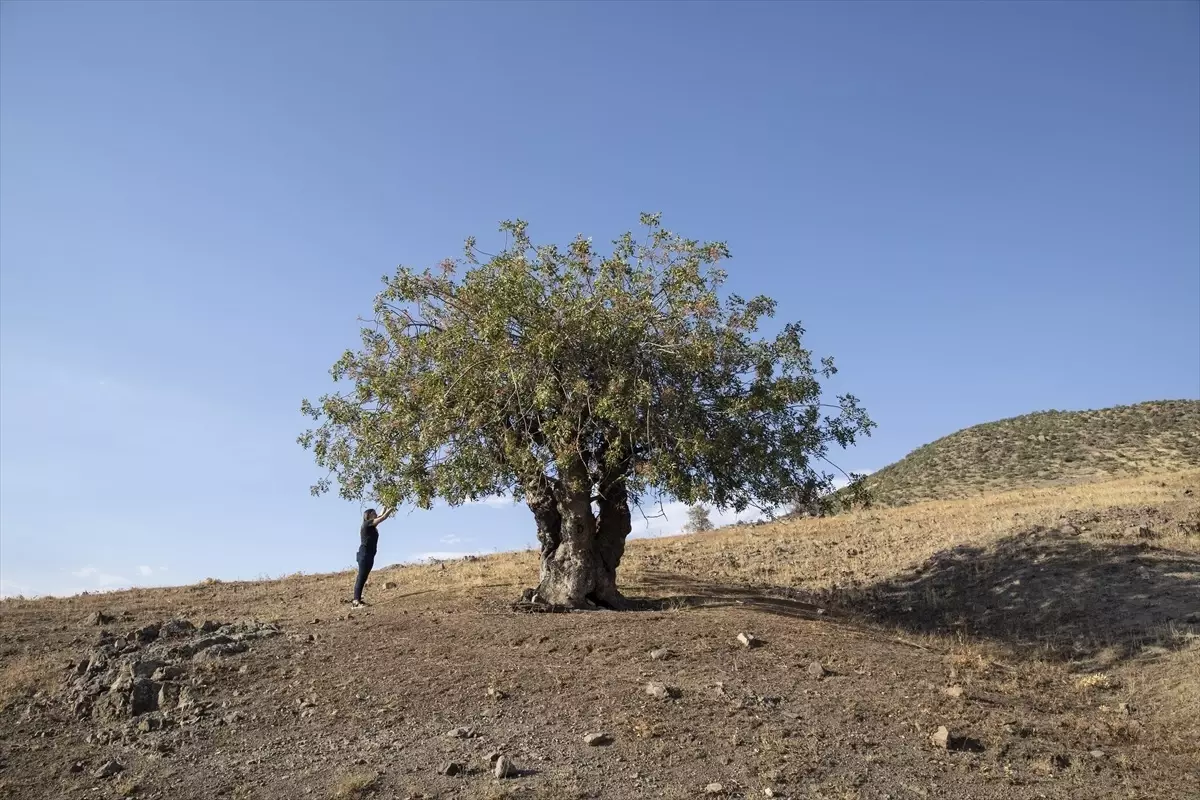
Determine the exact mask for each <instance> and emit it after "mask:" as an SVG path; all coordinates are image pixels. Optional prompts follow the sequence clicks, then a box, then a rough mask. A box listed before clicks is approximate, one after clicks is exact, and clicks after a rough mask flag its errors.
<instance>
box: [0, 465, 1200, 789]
mask: <svg viewBox="0 0 1200 800" xmlns="http://www.w3.org/2000/svg"><path fill="white" fill-rule="evenodd" d="M1198 483H1200V471H1197V470H1193V471H1190V472H1180V473H1176V474H1171V475H1161V476H1142V477H1137V478H1130V479H1124V480H1118V481H1107V482H1102V483H1088V484H1083V485H1078V486H1067V487H1053V488H1042V489H1025V490H1019V491H1016V492H1010V493H1006V494H999V495H989V496H987V497H984V498H971V499H967V500H956V501H939V502H930V503H924V504H921V505H917V506H912V507H907V508H903V509H883V510H880V509H871V510H867V511H858V512H854V513H851V514H845V515H842V516H838V517H831V518H818V519H800V520H791V521H776V522H772V523H767V524H763V525H758V526H753V527H742V528H728V529H724V530H721V531H714V532H712V533H708V534H704V535H702V536H676V537H669V538H660V539H650V540H639V541H634V542H630V546H629V548H628V550H627V551H626V553H625V560H624V562H623V564H622V567H621V569H622V572H621V581H622V588H623V590H624V591H625V592H626V593H627V594H628V595H629V596H630V597H631V598H634V599H635V600H636V607H638V608H640V610H637V611H631V612H628V613H617V612H607V611H597V612H577V613H566V614H527V613H515V612H514V610H513V609H512V608H511V605H510V603H511V600H512V598H513V597H514V596H516V594H517V592H518V591H519V590H520V589H521V588H522V587H524V586H526V585H528V584H529V582H530V580H531V578H533V577H534V576H536V574H537V569H538V565H537V554H536V553H534V552H523V553H509V554H497V555H493V556H487V557H482V558H474V559H469V560H467V559H464V560H461V561H455V562H449V563H443V564H431V565H422V566H418V565H409V566H391V567H381V568H380V570H379V571H378V575H377V576H376V575H373V576H372V581H371V583H370V584H369V585H368V590H367V596H368V598H369V601H370V602H371V603H372V605H371V606H369V607H366V608H361V609H354V610H351V609H350V608H349V606H348V604H347V603H346V600H347V595H348V592H349V587H350V585H351V583H352V582H353V573H350V572H342V573H338V574H332V575H294V576H290V577H286V578H283V579H280V580H275V581H261V582H245V583H222V582H219V581H212V582H206V583H202V584H197V585H195V586H184V587H177V588H163V589H139V590H132V591H125V592H114V593H110V594H98V595H87V596H78V597H71V598H61V599H41V600H21V599H12V600H4V601H0V742H3V743H4V746H3V747H2V748H0V800H2V799H4V798H14V800H17V798H19V799H20V800H43V798H44V799H45V800H51V799H52V798H53V800H59V799H60V798H71V797H79V798H82V797H89V798H92V797H95V798H106V799H107V798H121V797H133V798H137V799H138V800H191V798H195V799H196V800H201V798H203V800H211V798H228V800H276V798H311V799H312V800H387V799H389V798H414V799H415V798H418V797H420V798H445V799H446V800H449V798H456V799H458V800H502V799H503V798H512V799H513V800H516V799H517V798H521V799H522V800H593V799H594V798H604V800H641V799H642V798H648V797H653V798H663V799H665V800H674V799H676V798H678V800H684V799H685V798H687V799H688V800H691V798H696V797H715V798H751V797H760V798H761V797H779V798H796V799H797V800H800V799H801V798H804V799H805V800H817V799H823V800H868V799H874V798H885V797H892V798H908V797H927V798H949V797H969V798H973V799H976V798H977V799H978V800H1038V799H1039V798H1089V800H1092V799H1093V798H1095V799H1096V800H1131V798H1144V799H1145V800H1148V799H1149V798H1156V800H1157V799H1158V798H1171V799H1174V798H1179V800H1182V799H1183V798H1194V797H1195V786H1197V785H1200V765H1198V764H1197V761H1196V757H1195V755H1196V753H1197V752H1200V677H1198V676H1200V600H1198V599H1197V598H1200V493H1198V492H1196V491H1195V489H1194V487H1195V486H1196V485H1197V484H1198ZM1151 598H1152V599H1151ZM223 623H224V624H223ZM739 633H747V634H753V635H754V638H755V639H756V640H757V642H758V644H759V646H756V647H748V646H745V645H743V644H742V643H741V642H739V640H738V634H739ZM592 733H603V734H606V735H607V736H606V737H601V738H599V739H596V738H594V737H589V738H588V739H585V736H587V735H588V734H592ZM593 743H594V746H593ZM501 756H503V757H504V759H505V760H506V762H507V761H511V763H512V764H513V765H514V766H513V768H512V770H511V771H507V772H504V773H502V774H504V775H505V777H503V778H498V777H496V776H495V770H496V767H495V764H496V763H498V761H499V759H500V757H501Z"/></svg>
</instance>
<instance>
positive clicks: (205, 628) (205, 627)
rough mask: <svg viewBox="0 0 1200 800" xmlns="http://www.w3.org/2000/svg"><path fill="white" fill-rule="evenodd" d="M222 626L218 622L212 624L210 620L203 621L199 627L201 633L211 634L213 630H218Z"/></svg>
mask: <svg viewBox="0 0 1200 800" xmlns="http://www.w3.org/2000/svg"><path fill="white" fill-rule="evenodd" d="M222 627H223V626H222V625H221V623H219V622H213V621H212V620H211V619H206V620H204V622H203V623H201V625H200V631H201V632H202V633H212V632H213V631H215V630H220V629H221V628H222Z"/></svg>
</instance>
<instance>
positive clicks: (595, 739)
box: [583, 733, 613, 747]
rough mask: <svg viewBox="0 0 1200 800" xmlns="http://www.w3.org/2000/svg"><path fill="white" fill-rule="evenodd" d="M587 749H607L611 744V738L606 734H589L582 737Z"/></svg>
mask: <svg viewBox="0 0 1200 800" xmlns="http://www.w3.org/2000/svg"><path fill="white" fill-rule="evenodd" d="M583 741H584V743H585V744H586V745H587V746H588V747H607V746H608V745H610V744H612V743H613V737H612V735H611V734H608V733H589V734H586V735H585V736H584V737H583Z"/></svg>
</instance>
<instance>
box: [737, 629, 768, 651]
mask: <svg viewBox="0 0 1200 800" xmlns="http://www.w3.org/2000/svg"><path fill="white" fill-rule="evenodd" d="M737 640H738V642H739V643H740V644H741V645H742V647H745V648H747V649H752V648H755V647H762V643H763V642H762V639H759V638H758V637H757V636H755V635H754V634H752V633H739V634H738V635H737Z"/></svg>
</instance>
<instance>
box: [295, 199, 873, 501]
mask: <svg viewBox="0 0 1200 800" xmlns="http://www.w3.org/2000/svg"><path fill="white" fill-rule="evenodd" d="M641 222H642V224H643V226H644V227H645V236H644V238H642V239H640V240H639V239H635V238H634V236H633V235H632V234H629V233H627V234H625V235H624V236H622V237H621V238H619V239H617V240H616V241H615V242H614V244H613V249H612V251H611V252H610V253H608V254H601V253H599V252H598V251H597V250H596V249H595V248H594V247H593V245H592V243H591V240H590V239H586V238H583V237H582V236H581V237H578V238H576V239H575V240H574V241H573V242H571V243H570V244H569V245H567V246H566V247H565V248H560V247H558V246H555V245H553V244H547V245H537V246H535V245H534V244H533V242H532V241H531V240H530V239H529V236H528V233H527V228H526V224H525V223H524V222H521V221H517V222H507V223H504V224H503V226H502V227H501V230H502V231H503V232H504V233H505V234H506V237H507V239H508V245H507V246H506V247H505V249H504V250H502V251H501V252H499V253H497V254H495V255H488V254H485V253H482V252H481V251H480V250H479V249H478V248H477V247H476V244H475V241H474V240H473V239H469V240H468V241H467V245H466V249H465V253H464V256H463V257H462V258H461V259H456V260H455V259H448V260H446V261H444V262H442V263H441V264H440V265H439V266H438V267H436V268H434V269H425V270H421V271H416V270H413V269H410V268H408V267H400V268H399V269H398V270H397V271H396V273H395V275H393V276H391V277H387V278H385V279H384V283H385V288H384V290H383V291H382V292H381V293H380V294H379V295H378V296H377V297H376V301H375V308H374V311H375V317H374V320H373V322H372V323H371V324H369V325H368V326H367V327H365V328H364V329H363V331H362V345H361V347H360V348H359V349H357V350H350V351H347V352H346V353H345V354H344V355H343V356H342V357H341V358H340V359H339V360H338V361H337V363H336V364H334V366H333V369H332V371H331V373H332V376H333V378H334V380H335V382H337V383H339V384H340V385H341V388H342V389H343V391H340V392H337V393H333V394H329V395H326V396H324V397H322V398H321V399H320V401H319V402H317V403H315V404H314V403H309V402H308V401H307V400H306V401H304V403H303V406H302V410H303V411H304V413H306V414H307V415H308V416H310V417H311V418H312V419H313V420H314V421H315V422H316V423H317V426H316V427H315V428H314V429H312V430H309V431H308V432H306V433H305V434H304V435H302V436H301V437H300V443H301V444H302V445H303V446H304V447H306V448H310V449H311V450H312V451H313V453H314V455H315V458H316V461H317V463H318V464H319V465H320V466H322V467H325V468H327V469H328V470H329V477H328V478H327V479H325V480H323V481H321V482H319V483H318V484H317V485H316V486H314V487H313V491H314V493H319V492H323V491H326V490H328V489H330V488H331V486H332V482H333V481H336V482H337V484H338V487H339V490H340V493H341V495H342V496H343V497H346V498H351V499H359V498H374V499H378V500H379V501H380V502H382V503H385V504H388V505H395V504H399V503H404V502H410V503H414V504H416V505H417V506H419V507H423V508H428V507H429V506H430V504H431V503H432V502H433V500H434V499H435V498H439V497H440V498H443V499H445V500H446V501H447V502H448V503H449V504H451V505H455V504H458V503H462V502H464V501H467V500H471V499H478V498H481V497H485V496H489V495H497V494H501V495H504V494H509V495H515V496H521V494H522V493H523V492H524V491H525V490H527V489H529V488H530V487H531V486H532V485H533V484H535V483H536V482H538V481H539V480H543V479H544V478H550V479H552V480H554V481H556V482H562V485H567V486H568V488H569V489H570V491H571V492H572V493H574V494H578V492H580V491H601V492H603V487H604V486H605V485H612V484H613V483H616V482H619V483H621V484H622V485H623V486H624V487H625V488H626V489H627V490H628V492H629V496H630V498H631V499H632V500H633V501H634V502H636V501H637V499H638V498H639V497H642V496H645V494H646V493H647V492H651V491H654V492H658V493H662V494H665V495H669V496H672V497H675V498H678V499H679V500H681V501H683V502H685V503H689V504H695V503H701V502H703V503H712V504H716V505H718V506H721V507H725V508H733V509H737V510H742V509H744V508H746V507H748V506H752V505H753V506H757V507H773V506H777V505H779V504H781V503H783V502H786V501H787V500H788V498H789V493H790V491H791V489H792V487H794V486H795V485H797V484H798V483H804V482H814V481H815V482H817V483H819V484H821V485H826V486H827V485H828V484H829V482H830V481H831V479H832V476H830V475H826V474H825V473H824V472H821V471H818V470H817V469H816V467H815V465H817V464H819V462H821V460H822V459H824V458H825V457H826V455H827V451H828V449H829V447H830V446H833V445H837V446H843V447H844V446H847V445H849V444H851V443H853V442H854V441H855V438H856V437H857V436H859V435H862V434H868V433H869V431H870V429H871V427H872V426H873V423H872V422H871V421H870V420H869V418H868V417H867V414H866V413H865V411H864V410H863V409H862V408H861V407H860V406H859V403H858V401H857V400H856V399H855V398H854V397H853V396H851V395H844V396H842V397H839V398H838V399H837V404H836V405H833V406H823V405H822V403H821V386H820V383H819V381H818V377H820V376H824V377H828V376H830V375H832V374H833V373H834V372H835V371H836V370H835V367H834V364H833V361H832V360H831V359H823V360H821V361H820V362H819V363H814V361H813V356H812V354H811V353H810V352H809V351H808V350H806V349H805V348H804V346H803V344H802V341H801V338H802V335H803V330H802V328H801V327H800V326H799V325H798V324H795V323H792V324H788V325H785V326H783V328H782V330H781V331H780V332H779V333H778V334H776V335H774V336H771V337H763V336H759V335H757V334H758V329H759V324H760V322H761V321H762V320H764V319H765V318H768V317H771V316H772V315H773V314H774V312H775V308H776V303H775V301H774V300H772V299H770V298H769V297H765V296H760V297H755V298H753V299H750V300H746V299H743V298H741V297H738V296H737V295H729V296H728V297H726V298H724V299H722V298H721V297H720V296H719V294H718V291H719V289H720V288H721V286H722V284H723V283H724V281H725V278H726V273H725V272H724V271H722V270H721V269H719V268H718V266H717V264H718V263H719V262H720V261H721V260H723V259H726V258H728V257H729V251H728V249H727V248H726V246H725V245H724V244H723V243H721V242H701V241H697V240H693V239H686V238H683V237H681V236H677V235H675V234H673V233H671V232H669V231H667V230H664V229H663V228H662V227H661V225H660V221H659V216H658V215H650V214H647V215H643V216H642V219H641ZM826 409H832V411H831V412H830V411H826ZM598 487H599V488H598Z"/></svg>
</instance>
